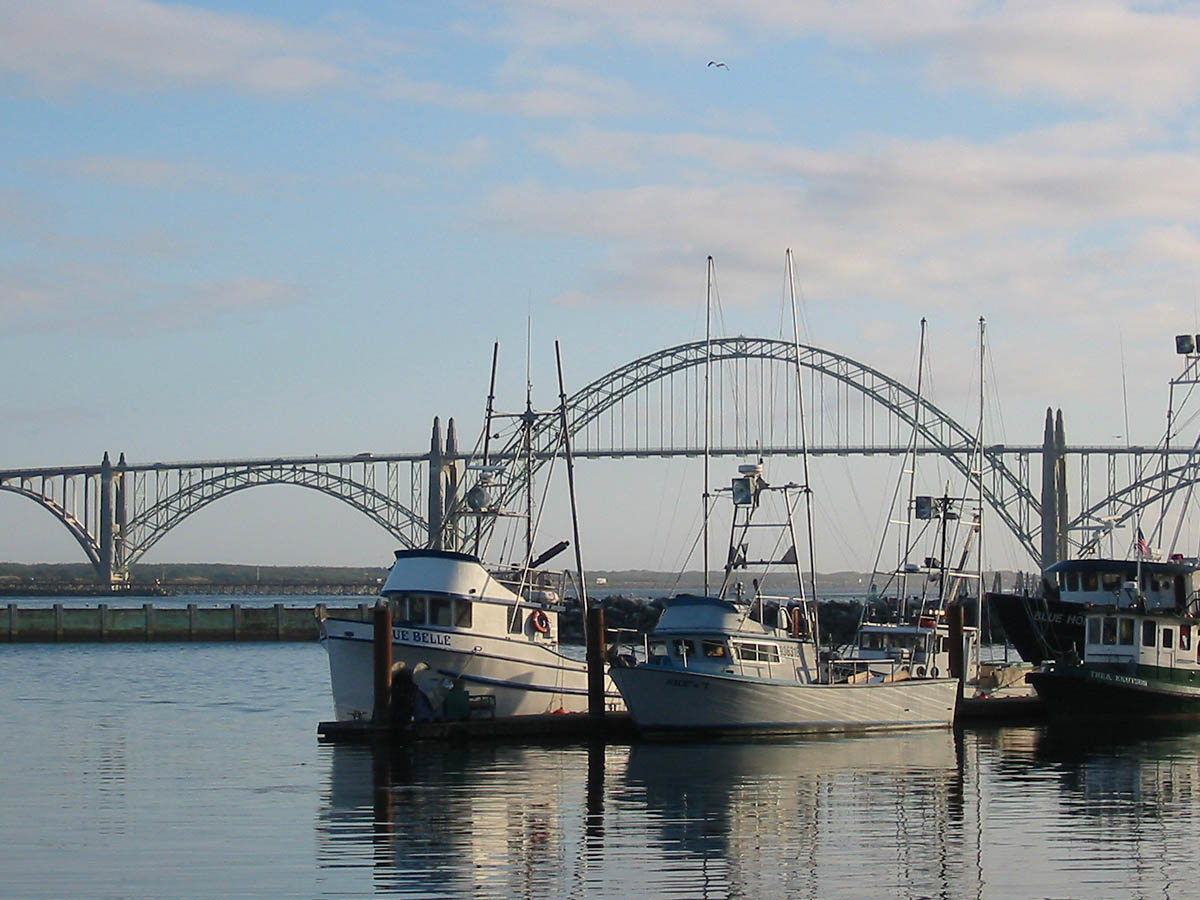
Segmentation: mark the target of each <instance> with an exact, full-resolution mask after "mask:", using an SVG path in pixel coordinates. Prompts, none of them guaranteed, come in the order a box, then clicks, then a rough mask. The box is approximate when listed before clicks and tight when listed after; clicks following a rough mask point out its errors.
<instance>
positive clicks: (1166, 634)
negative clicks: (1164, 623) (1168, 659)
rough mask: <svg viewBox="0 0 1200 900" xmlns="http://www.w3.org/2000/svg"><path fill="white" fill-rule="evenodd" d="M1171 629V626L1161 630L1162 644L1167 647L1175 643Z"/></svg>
mask: <svg viewBox="0 0 1200 900" xmlns="http://www.w3.org/2000/svg"><path fill="white" fill-rule="evenodd" d="M1172 631H1174V629H1173V628H1164V629H1163V630H1162V645H1163V646H1164V647H1167V648H1168V649H1169V648H1170V647H1172V646H1174V644H1175V635H1174V634H1172V633H1171V632H1172Z"/></svg>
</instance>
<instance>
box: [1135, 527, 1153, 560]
mask: <svg viewBox="0 0 1200 900" xmlns="http://www.w3.org/2000/svg"><path fill="white" fill-rule="evenodd" d="M1137 552H1138V556H1149V555H1150V545H1149V544H1147V543H1146V538H1145V537H1144V536H1143V535H1142V529H1140V528H1139V529H1138V539H1137Z"/></svg>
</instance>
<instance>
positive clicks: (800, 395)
mask: <svg viewBox="0 0 1200 900" xmlns="http://www.w3.org/2000/svg"><path fill="white" fill-rule="evenodd" d="M787 273H788V287H789V292H790V295H791V303H792V352H793V353H794V354H795V357H794V360H793V361H794V364H795V368H796V398H797V399H796V403H797V406H798V407H799V409H798V413H799V423H800V458H801V459H802V460H803V461H804V485H803V488H802V490H803V491H804V517H805V525H806V527H807V529H808V535H807V537H808V577H809V582H810V586H811V588H812V598H813V602H814V603H815V602H816V601H817V564H816V551H815V550H814V549H813V512H812V486H811V484H810V483H809V474H808V428H807V426H806V425H805V419H804V377H803V375H802V374H801V372H800V322H799V316H798V314H797V312H796V276H795V273H794V272H793V270H792V250H791V248H790V247H789V248H788V251H787ZM800 601H801V602H802V603H803V604H804V615H805V617H806V618H808V617H809V608H808V602H807V599H806V598H805V596H804V582H803V580H801V581H800ZM809 628H810V633H811V634H812V636H813V643H814V644H816V645H818V646H819V645H820V643H821V634H820V623H819V619H818V617H817V616H816V615H813V616H812V617H811V621H810V623H809Z"/></svg>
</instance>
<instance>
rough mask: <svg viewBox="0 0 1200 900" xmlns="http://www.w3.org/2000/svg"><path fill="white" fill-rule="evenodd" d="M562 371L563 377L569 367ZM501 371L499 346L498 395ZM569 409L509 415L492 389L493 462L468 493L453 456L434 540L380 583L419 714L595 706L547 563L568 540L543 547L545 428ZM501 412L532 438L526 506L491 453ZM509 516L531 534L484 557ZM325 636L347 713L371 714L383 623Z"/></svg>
mask: <svg viewBox="0 0 1200 900" xmlns="http://www.w3.org/2000/svg"><path fill="white" fill-rule="evenodd" d="M559 377H560V382H561V369H560V373H559ZM495 381H496V371H495V356H493V363H492V389H493V395H494V389H495ZM562 403H563V404H565V403H566V398H565V394H564V395H563V400H562ZM565 416H566V413H565V409H564V408H563V407H560V408H559V409H558V410H556V411H554V412H552V413H542V412H536V411H535V410H534V409H533V407H532V404H531V400H530V398H529V396H528V395H527V396H526V403H525V411H524V412H523V413H521V414H519V415H512V416H502V415H501V414H498V413H494V412H493V410H492V396H489V398H488V407H487V416H486V422H485V428H484V432H483V438H482V463H481V464H479V465H468V467H467V468H468V470H469V471H475V472H477V473H478V481H477V483H476V484H475V485H474V486H473V487H471V488H470V490H466V491H465V493H463V495H462V496H461V497H460V496H457V489H458V485H459V476H458V471H457V468H455V466H457V463H451V464H450V471H449V476H448V478H447V479H446V481H447V483H446V484H445V485H443V484H442V481H441V480H440V479H441V476H438V475H436V474H435V475H432V476H431V485H432V484H433V483H434V482H436V483H437V485H438V488H437V490H438V492H439V493H440V491H441V490H442V489H443V487H445V488H446V489H447V491H448V496H447V497H446V498H445V504H444V506H445V513H444V517H443V519H442V521H441V524H440V526H434V531H435V536H434V537H433V538H432V539H431V545H432V546H430V547H428V548H424V549H415V550H398V551H396V558H395V561H394V562H393V564H392V568H391V571H390V573H389V574H388V577H387V581H386V582H385V583H384V585H383V589H382V590H381V592H380V593H381V595H382V597H383V599H384V600H385V601H386V602H387V603H388V605H389V607H390V612H391V616H392V622H393V627H392V656H393V659H395V660H396V665H397V666H398V667H399V668H400V669H401V670H402V674H406V675H408V677H409V679H410V680H411V682H412V686H411V688H408V687H406V688H405V689H404V690H402V691H399V692H398V694H399V695H400V696H401V697H404V698H407V697H410V696H411V697H412V698H414V701H415V703H414V706H415V707H416V714H417V717H418V718H420V717H422V716H427V717H440V716H441V714H442V712H443V709H444V710H445V714H446V715H447V716H448V717H449V716H451V715H454V716H466V715H470V714H471V710H472V709H476V710H480V711H483V712H487V713H490V714H492V715H495V716H518V715H533V714H539V713H550V712H583V711H585V710H587V709H588V691H587V688H588V675H587V666H586V664H585V663H584V662H583V661H581V660H579V659H574V658H571V657H570V656H567V655H565V654H563V653H562V652H561V651H560V647H559V628H558V617H559V613H560V612H561V611H562V610H563V606H562V595H563V587H564V584H565V574H564V575H558V576H555V575H553V574H552V573H549V572H547V571H543V570H542V569H541V568H540V567H541V566H542V565H543V564H544V563H546V562H547V561H548V560H549V559H550V558H552V557H553V556H555V555H556V554H558V553H560V552H561V551H562V550H564V549H566V547H567V546H568V543H567V542H566V541H560V542H559V543H558V544H556V545H554V546H553V547H551V548H550V549H549V550H547V551H545V552H543V553H541V554H539V555H537V556H535V555H534V549H533V541H534V536H535V527H534V526H535V517H534V510H533V475H532V466H533V458H534V452H533V446H534V441H535V435H534V432H535V430H536V429H539V428H546V429H549V430H550V431H553V429H554V427H555V423H556V422H558V423H559V424H562V423H565ZM501 418H510V419H515V420H516V422H517V428H516V430H515V432H514V435H513V437H512V442H513V446H515V447H519V448H521V450H522V458H523V459H524V461H525V482H524V486H525V492H526V498H525V499H526V505H525V509H524V510H523V511H522V512H521V513H513V512H511V511H508V510H505V509H502V508H501V504H500V502H499V501H500V499H502V498H503V497H504V496H505V495H506V494H511V493H516V488H515V487H514V484H515V482H512V481H506V479H505V475H504V468H503V467H502V466H498V465H493V464H491V462H490V460H489V455H488V447H489V441H490V439H491V438H492V436H493V434H492V432H493V428H494V423H495V421H496V420H497V419H501ZM556 437H557V440H555V441H553V442H552V449H554V450H555V452H557V451H558V450H559V449H561V448H562V447H564V446H565V438H563V437H562V436H561V434H556ZM440 442H441V437H440V431H438V426H437V424H436V423H435V425H434V438H433V444H434V447H435V448H437V454H436V455H438V456H439V457H440V456H442V454H441V451H440ZM445 456H446V457H449V458H450V459H451V460H453V459H454V456H455V441H454V438H453V423H451V429H450V431H449V433H448V435H447V445H446V453H445ZM464 487H465V485H464ZM431 491H433V487H432V486H431ZM442 507H443V504H442V502H441V501H440V500H439V501H431V504H430V508H431V513H430V516H431V518H434V517H435V515H436V516H443V513H442ZM502 519H507V520H508V521H510V522H517V521H520V522H521V523H522V524H523V526H524V527H523V529H522V530H523V532H524V534H523V538H524V540H523V541H517V540H514V541H511V542H505V546H506V548H507V549H508V550H509V551H510V552H511V553H512V554H513V555H514V556H515V558H510V559H509V560H508V561H507V562H504V563H502V564H500V565H497V566H496V567H495V568H494V569H488V568H486V567H485V566H484V564H483V563H482V562H481V559H480V548H481V546H482V545H483V544H484V542H485V541H486V540H487V538H488V537H490V536H491V534H492V529H493V527H494V526H495V525H496V523H497V521H499V520H502ZM522 543H523V545H524V546H523V552H522V550H521V545H522ZM472 544H473V548H472V551H471V552H467V550H466V548H467V547H468V546H469V545H472ZM321 642H322V643H323V644H324V645H325V648H326V650H327V651H328V654H329V669H330V680H331V683H332V688H333V700H334V708H335V715H336V718H337V719H339V720H346V719H355V718H371V717H372V715H373V711H374V709H373V708H374V624H373V623H372V622H363V621H359V620H354V619H341V618H333V617H330V618H327V619H325V620H324V621H323V622H322V623H321ZM608 688H609V689H608V691H607V692H606V693H607V697H608V704H609V706H610V707H615V706H618V705H619V704H620V697H619V695H618V694H617V692H616V689H615V688H613V687H612V686H611V684H610V685H608ZM452 710H453V712H452Z"/></svg>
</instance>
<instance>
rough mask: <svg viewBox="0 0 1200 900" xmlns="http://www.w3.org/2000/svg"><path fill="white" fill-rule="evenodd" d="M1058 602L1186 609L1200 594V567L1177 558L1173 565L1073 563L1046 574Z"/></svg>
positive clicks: (1107, 561)
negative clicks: (1056, 594) (1141, 605)
mask: <svg viewBox="0 0 1200 900" xmlns="http://www.w3.org/2000/svg"><path fill="white" fill-rule="evenodd" d="M1046 577H1047V579H1048V580H1049V581H1050V585H1051V588H1052V589H1055V590H1057V592H1058V599H1060V600H1062V601H1064V602H1067V603H1080V604H1090V605H1093V606H1108V605H1112V606H1125V607H1128V606H1132V605H1134V604H1136V603H1138V602H1139V601H1140V602H1142V603H1144V604H1145V607H1146V609H1157V610H1173V609H1184V608H1185V607H1186V606H1187V605H1188V603H1190V602H1191V601H1192V600H1193V599H1195V598H1196V597H1197V596H1200V594H1198V591H1200V563H1198V561H1197V560H1184V559H1183V558H1182V557H1176V558H1173V559H1172V560H1171V561H1169V562H1155V561H1149V560H1142V561H1141V564H1140V565H1139V563H1138V561H1137V560H1117V559H1072V560H1066V561H1064V562H1060V563H1057V564H1056V565H1053V566H1051V567H1050V568H1049V569H1047V570H1046Z"/></svg>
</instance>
